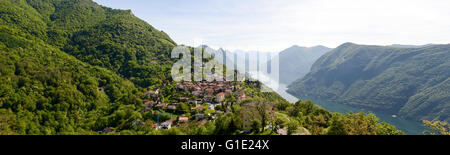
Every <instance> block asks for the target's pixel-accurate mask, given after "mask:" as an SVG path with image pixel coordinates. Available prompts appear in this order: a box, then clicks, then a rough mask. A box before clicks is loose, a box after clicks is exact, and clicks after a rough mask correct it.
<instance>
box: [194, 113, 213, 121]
mask: <svg viewBox="0 0 450 155" xmlns="http://www.w3.org/2000/svg"><path fill="white" fill-rule="evenodd" d="M194 118H195V120H196V121H200V120H206V119H208V118H209V116H208V115H206V114H195V116H194Z"/></svg>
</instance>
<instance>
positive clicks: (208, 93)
mask: <svg viewBox="0 0 450 155" xmlns="http://www.w3.org/2000/svg"><path fill="white" fill-rule="evenodd" d="M205 93H206V94H207V95H212V94H214V89H211V88H208V89H205Z"/></svg>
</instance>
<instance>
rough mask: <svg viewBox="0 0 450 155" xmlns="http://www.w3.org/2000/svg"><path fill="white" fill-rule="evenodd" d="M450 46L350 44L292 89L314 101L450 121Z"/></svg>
mask: <svg viewBox="0 0 450 155" xmlns="http://www.w3.org/2000/svg"><path fill="white" fill-rule="evenodd" d="M449 60H450V45H431V46H426V47H422V48H396V47H383V46H364V45H357V44H353V43H346V44H343V45H341V46H339V47H338V48H336V49H334V50H333V51H331V52H329V53H327V54H325V55H324V56H322V57H321V58H320V59H319V60H317V62H315V63H314V65H313V67H312V69H311V72H310V73H308V74H307V75H306V76H305V77H303V78H301V79H298V80H297V81H295V82H294V83H293V84H292V85H290V86H289V90H288V92H289V93H291V94H294V95H296V96H299V97H305V96H314V97H319V98H324V99H327V100H331V101H336V102H340V103H345V104H349V105H353V106H358V107H363V108H367V109H374V110H382V111H384V112H386V113H391V114H396V115H397V114H398V115H400V116H403V117H406V118H409V119H414V120H424V119H427V120H446V121H448V120H449V119H450V87H449V86H450V61H449Z"/></svg>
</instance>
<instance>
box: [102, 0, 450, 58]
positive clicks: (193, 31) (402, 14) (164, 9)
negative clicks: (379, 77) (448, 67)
mask: <svg viewBox="0 0 450 155" xmlns="http://www.w3.org/2000/svg"><path fill="white" fill-rule="evenodd" d="M94 1H96V2H98V3H99V4H101V5H104V6H108V7H112V8H118V9H131V10H132V11H133V13H134V14H135V15H136V16H137V17H139V18H141V19H143V20H145V21H147V22H148V23H150V24H151V25H153V26H154V27H156V28H157V29H159V30H163V31H164V32H166V33H168V34H169V35H170V37H171V38H172V39H174V40H175V41H176V42H177V43H178V44H185V45H190V46H197V45H199V44H202V43H203V44H207V45H209V46H211V47H213V48H218V47H223V48H225V49H228V50H234V49H241V50H260V51H274V52H276V51H281V50H283V49H285V48H288V47H290V46H292V45H300V46H314V45H325V46H328V47H336V46H339V45H340V44H342V43H345V42H354V43H358V44H376V45H390V44H416V45H419V44H427V43H450V20H449V19H450V1H449V0H94Z"/></svg>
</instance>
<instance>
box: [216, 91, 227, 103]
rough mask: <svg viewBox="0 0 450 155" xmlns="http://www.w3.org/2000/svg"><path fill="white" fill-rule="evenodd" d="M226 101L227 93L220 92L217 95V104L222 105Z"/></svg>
mask: <svg viewBox="0 0 450 155" xmlns="http://www.w3.org/2000/svg"><path fill="white" fill-rule="evenodd" d="M223 100H225V93H223V92H220V93H218V94H217V95H216V102H218V103H220V102H222V101H223Z"/></svg>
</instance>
